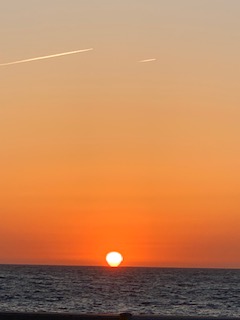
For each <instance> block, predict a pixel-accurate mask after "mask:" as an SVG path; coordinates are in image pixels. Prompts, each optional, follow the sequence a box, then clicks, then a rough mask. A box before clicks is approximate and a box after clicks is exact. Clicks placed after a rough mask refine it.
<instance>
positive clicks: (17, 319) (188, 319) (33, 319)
mask: <svg viewBox="0 0 240 320" xmlns="http://www.w3.org/2000/svg"><path fill="white" fill-rule="evenodd" d="M130 319H131V320H151V319H153V320H240V318H239V317H209V316H196V317H193V316H169V315H167V316H163V315H161V316H158V315H149V316H148V315H131V314H127V313H126V314H125V313H124V314H120V315H117V314H78V313H54V312H52V313H47V312H42V313H41V312H31V313H30V312H29V313H28V312H0V320H130Z"/></svg>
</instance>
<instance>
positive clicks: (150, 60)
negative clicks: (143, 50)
mask: <svg viewBox="0 0 240 320" xmlns="http://www.w3.org/2000/svg"><path fill="white" fill-rule="evenodd" d="M156 60H157V59H145V60H140V61H138V62H141V63H143V62H153V61H156Z"/></svg>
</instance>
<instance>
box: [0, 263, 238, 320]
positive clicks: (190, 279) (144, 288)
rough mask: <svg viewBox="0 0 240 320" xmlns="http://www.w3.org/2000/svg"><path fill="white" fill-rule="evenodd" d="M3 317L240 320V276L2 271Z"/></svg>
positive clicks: (0, 298) (147, 270)
mask: <svg viewBox="0 0 240 320" xmlns="http://www.w3.org/2000/svg"><path fill="white" fill-rule="evenodd" d="M0 311H29V312H32V311H34V312H35V311H42V312H77V313H120V312H124V311H129V312H132V313H134V314H158V315H193V316H196V315H201V316H203V315H204V316H207V315H208V316H232V317H237V316H239V315H240V270H213V269H210V270H208V269H160V268H118V269H111V268H104V267H60V266H57V267H48V266H7V265H2V266H1V265H0Z"/></svg>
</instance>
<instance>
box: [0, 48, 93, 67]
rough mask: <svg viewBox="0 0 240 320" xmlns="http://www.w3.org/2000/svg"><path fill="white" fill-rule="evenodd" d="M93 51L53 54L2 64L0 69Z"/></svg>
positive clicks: (83, 50)
mask: <svg viewBox="0 0 240 320" xmlns="http://www.w3.org/2000/svg"><path fill="white" fill-rule="evenodd" d="M91 50H93V48H89V49H82V50H76V51H69V52H63V53H57V54H51V55H49V56H43V57H37V58H31V59H25V60H18V61H13V62H7V63H1V64H0V67H3V66H10V65H13V64H19V63H25V62H30V61H37V60H43V59H50V58H56V57H61V56H67V55H70V54H75V53H81V52H86V51H91Z"/></svg>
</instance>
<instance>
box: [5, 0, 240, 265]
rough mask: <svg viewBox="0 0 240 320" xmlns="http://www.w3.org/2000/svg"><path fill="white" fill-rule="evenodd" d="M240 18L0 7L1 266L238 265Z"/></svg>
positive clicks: (70, 4)
mask: <svg viewBox="0 0 240 320" xmlns="http://www.w3.org/2000/svg"><path fill="white" fill-rule="evenodd" d="M239 15H240V1H238V0H224V1H223V0H181V1H179V0H164V1H162V0H130V1H129V0H101V1H100V0H41V1H40V0H39V1H38V0H34V1H33V0H21V1H18V0H11V1H2V2H1V3H0V41H1V45H0V48H1V50H0V63H5V62H11V61H15V60H21V59H27V58H34V57H38V56H44V55H51V54H55V53H61V52H67V51H74V50H79V49H85V48H94V50H93V51H91V52H86V53H80V54H76V55H72V56H66V57H58V58H54V59H49V60H43V61H35V62H29V63H25V64H19V65H12V66H6V67H1V68H0V87H1V94H0V143H1V144H0V145H1V148H0V221H1V223H0V263H30V264H32V263H33V264H71V265H105V264H106V263H105V255H106V253H107V252H109V251H111V250H118V251H120V252H121V253H122V254H123V255H124V258H125V259H124V263H123V265H126V266H159V267H166V266H172V267H176V266H177V267H224V268H225V267H229V268H231V267H234V268H240V255H239V252H240V170H239V164H240V107H239V106H240V60H239V57H240V45H239V39H240V19H239ZM151 58H156V59H157V60H156V61H155V62H149V63H139V62H138V61H139V60H143V59H151Z"/></svg>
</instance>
